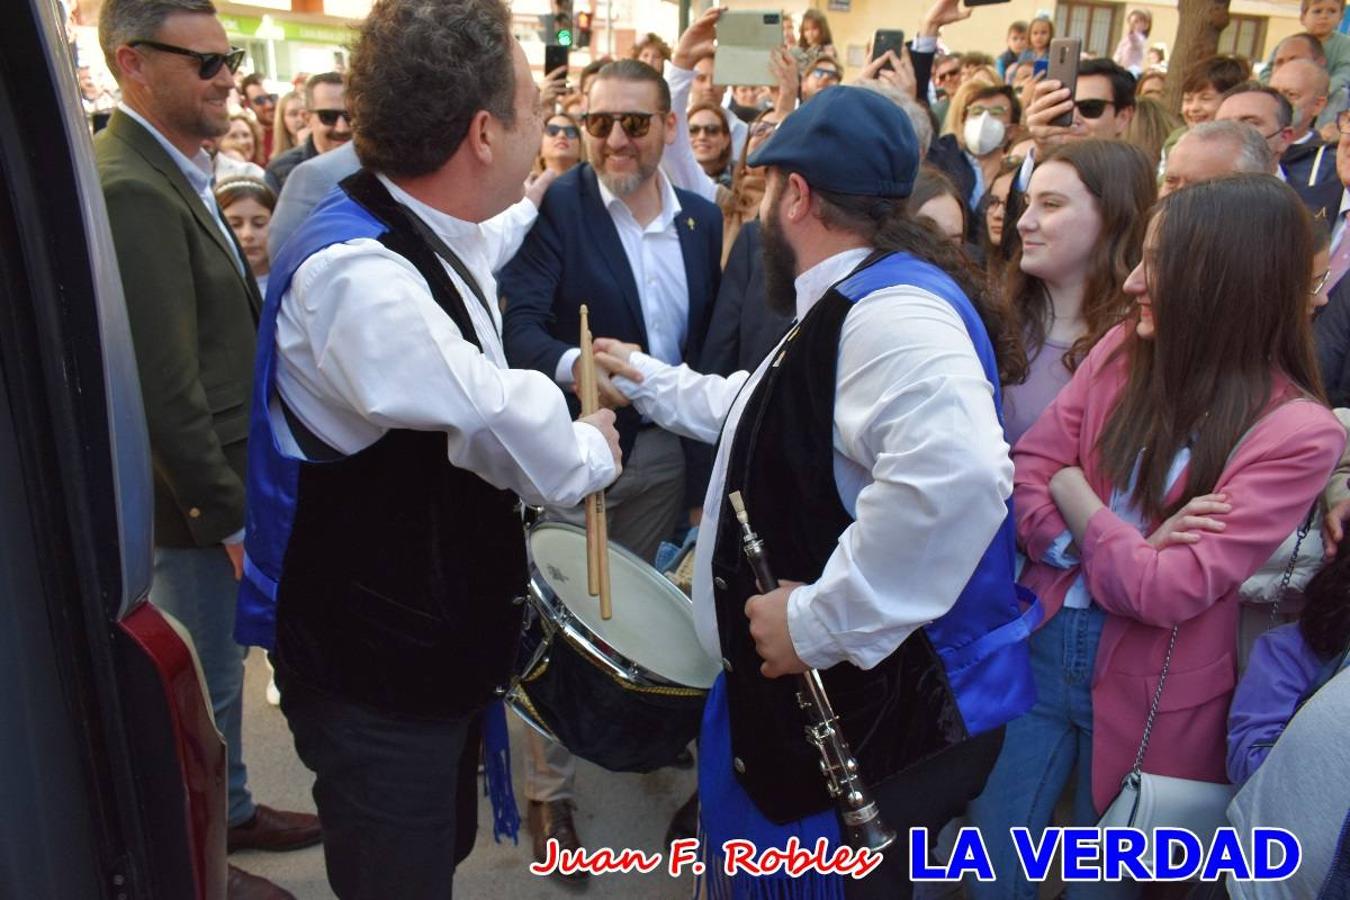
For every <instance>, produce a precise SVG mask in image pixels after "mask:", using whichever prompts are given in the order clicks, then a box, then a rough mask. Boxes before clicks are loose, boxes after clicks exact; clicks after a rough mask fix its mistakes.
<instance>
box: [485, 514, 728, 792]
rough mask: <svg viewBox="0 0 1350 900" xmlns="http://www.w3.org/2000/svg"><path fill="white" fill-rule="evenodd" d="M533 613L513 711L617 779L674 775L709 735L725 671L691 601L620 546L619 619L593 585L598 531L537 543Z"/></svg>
mask: <svg viewBox="0 0 1350 900" xmlns="http://www.w3.org/2000/svg"><path fill="white" fill-rule="evenodd" d="M528 544H529V554H530V603H529V604H528V611H527V613H526V616H525V625H524V636H523V641H522V646H521V653H520V656H519V658H520V659H521V660H523V661H524V665H523V666H522V667H521V668H520V669H519V671H518V672H517V675H516V678H515V680H514V683H513V685H512V687H511V690H510V691H509V692H508V693H507V696H506V702H507V703H509V704H510V705H511V707H512V709H514V710H515V711H516V713H518V714H519V715H520V717H521V718H522V719H524V720H525V722H526V723H527V724H529V725H531V726H532V727H534V728H535V729H537V730H538V731H539V732H541V733H542V734H544V735H545V736H546V737H548V738H551V739H553V740H556V741H558V742H559V743H561V744H562V745H563V746H564V747H566V748H567V749H568V750H570V751H572V753H574V754H576V755H577V756H580V757H581V758H582V759H587V760H590V761H591V762H593V763H596V764H597V765H600V766H604V767H605V768H606V769H610V770H611V771H615V772H650V771H653V770H655V769H659V768H661V767H662V766H665V765H669V764H670V763H671V762H673V761H674V759H675V757H676V756H677V755H678V754H679V753H680V751H681V750H683V749H684V748H685V746H686V745H687V744H688V743H689V741H691V740H692V739H693V738H694V737H695V736H696V735H697V734H698V727H699V721H700V718H701V717H702V715H703V702H704V699H705V698H706V696H707V693H708V689H709V688H710V687H712V683H713V681H714V679H716V677H717V673H718V672H719V671H721V667H720V665H719V664H718V662H717V661H716V660H714V659H712V658H711V657H709V656H708V654H707V653H705V652H704V651H703V647H702V646H701V645H700V644H699V642H698V638H697V636H696V635H695V633H694V610H693V605H692V604H691V603H690V602H689V598H688V597H686V596H685V595H684V594H683V593H681V592H680V591H679V589H678V588H676V587H675V586H674V585H673V584H671V583H670V582H669V581H668V580H667V579H666V578H665V577H663V576H662V575H661V574H660V573H659V572H657V571H656V570H655V569H653V568H652V567H651V566H649V565H647V564H646V563H645V562H643V561H642V560H640V559H638V558H637V557H636V556H634V555H633V554H632V553H629V552H628V551H627V550H625V549H623V548H622V547H618V546H615V545H613V544H611V545H610V547H609V571H610V585H611V588H612V590H611V594H612V596H613V598H614V615H613V617H612V618H610V620H609V621H605V620H604V619H601V618H600V600H599V598H598V597H592V596H590V594H589V592H588V591H587V583H586V581H587V579H586V532H585V531H584V530H583V529H581V528H577V527H576V526H574V525H567V524H563V523H560V522H544V523H541V524H538V525H535V526H534V527H533V528H531V529H530V530H529V532H528Z"/></svg>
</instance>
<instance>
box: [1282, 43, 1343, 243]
mask: <svg viewBox="0 0 1350 900" xmlns="http://www.w3.org/2000/svg"><path fill="white" fill-rule="evenodd" d="M1270 86H1271V87H1272V88H1274V89H1275V90H1277V91H1279V92H1280V93H1281V94H1282V95H1284V98H1285V99H1286V100H1288V101H1289V105H1290V107H1291V108H1292V109H1293V118H1292V121H1291V123H1290V131H1291V136H1290V140H1289V146H1288V148H1287V149H1286V150H1285V151H1284V156H1283V157H1282V158H1281V159H1280V165H1281V167H1282V168H1283V170H1284V176H1285V178H1286V179H1287V180H1288V182H1289V184H1290V186H1292V187H1293V188H1294V190H1296V191H1298V193H1299V196H1300V197H1302V198H1303V202H1304V203H1306V204H1307V205H1308V209H1309V211H1310V212H1311V213H1312V214H1313V216H1314V217H1315V218H1319V219H1325V218H1326V217H1327V216H1328V215H1331V214H1332V213H1334V212H1335V209H1336V205H1337V204H1338V203H1339V202H1340V195H1341V183H1340V179H1339V178H1337V177H1336V165H1335V162H1336V160H1335V157H1336V149H1335V147H1334V146H1332V145H1328V144H1327V143H1326V142H1325V141H1323V140H1322V139H1321V137H1320V136H1319V135H1318V134H1317V132H1316V131H1314V123H1315V122H1316V121H1317V117H1318V115H1320V114H1321V112H1322V110H1323V109H1325V108H1326V105H1327V92H1328V90H1329V89H1330V87H1331V78H1330V76H1329V75H1327V71H1326V69H1324V68H1322V67H1321V66H1319V65H1317V64H1316V63H1314V62H1312V61H1310V60H1306V59H1292V60H1289V61H1288V62H1286V63H1285V64H1284V65H1283V66H1281V67H1280V69H1279V71H1277V72H1276V73H1275V74H1274V75H1272V76H1271V77H1270Z"/></svg>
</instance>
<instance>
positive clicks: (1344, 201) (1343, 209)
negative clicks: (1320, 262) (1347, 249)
mask: <svg viewBox="0 0 1350 900" xmlns="http://www.w3.org/2000/svg"><path fill="white" fill-rule="evenodd" d="M1347 212H1350V189H1347V190H1343V191H1341V206H1340V208H1339V209H1338V210H1336V225H1335V227H1334V228H1333V229H1332V231H1331V255H1332V256H1335V255H1336V250H1337V249H1338V248H1339V247H1340V246H1341V239H1342V238H1344V237H1345V214H1346V213H1347Z"/></svg>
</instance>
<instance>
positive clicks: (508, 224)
mask: <svg viewBox="0 0 1350 900" xmlns="http://www.w3.org/2000/svg"><path fill="white" fill-rule="evenodd" d="M537 218H539V207H537V206H535V205H534V203H533V201H531V200H530V199H529V198H528V197H526V198H524V199H522V200H521V201H520V202H519V203H516V204H515V205H513V206H509V207H507V208H506V209H505V210H503V211H502V212H499V213H497V215H495V216H493V217H492V218H491V219H488V220H487V221H486V222H484V223H483V224H482V226H481V227H482V230H483V238H484V240H485V241H486V242H487V252H488V259H489V260H491V261H492V271H493V272H496V271H497V270H498V269H500V268H501V267H502V266H504V265H506V264H507V263H509V262H510V261H511V260H512V258H514V257H515V255H516V252H517V251H518V250H520V245H521V244H523V243H525V236H526V235H527V234H529V233H530V229H531V228H533V227H534V220H535V219H537Z"/></svg>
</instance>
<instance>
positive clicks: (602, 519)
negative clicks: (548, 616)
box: [580, 304, 614, 621]
mask: <svg viewBox="0 0 1350 900" xmlns="http://www.w3.org/2000/svg"><path fill="white" fill-rule="evenodd" d="M580 344H581V369H580V375H581V379H580V380H581V384H580V388H581V414H582V415H583V416H587V415H590V414H591V413H593V412H595V411H596V410H597V409H599V408H600V393H599V385H598V384H597V383H596V380H595V355H594V353H593V348H592V346H591V326H590V311H589V310H588V309H587V308H586V305H585V304H582V306H581V340H580ZM586 586H587V588H588V590H589V593H590V594H591V596H592V597H594V596H595V595H596V594H599V595H600V618H601V619H604V620H606V621H608V620H609V619H610V618H612V617H613V615H614V610H613V607H612V605H611V602H610V593H609V523H608V520H607V518H606V516H605V493H604V491H603V490H601V491H596V492H595V493H594V494H591V495H589V496H587V498H586Z"/></svg>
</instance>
